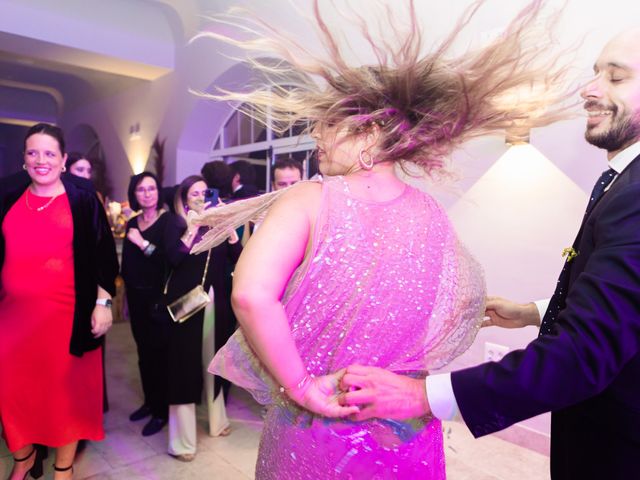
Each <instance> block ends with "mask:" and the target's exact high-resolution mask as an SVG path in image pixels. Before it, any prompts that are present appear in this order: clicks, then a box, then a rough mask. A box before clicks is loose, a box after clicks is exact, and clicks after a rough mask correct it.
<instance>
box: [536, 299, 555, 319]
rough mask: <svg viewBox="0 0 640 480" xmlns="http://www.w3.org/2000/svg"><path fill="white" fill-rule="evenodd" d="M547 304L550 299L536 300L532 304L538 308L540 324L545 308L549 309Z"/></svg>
mask: <svg viewBox="0 0 640 480" xmlns="http://www.w3.org/2000/svg"><path fill="white" fill-rule="evenodd" d="M549 302H551V299H550V298H545V299H544V300H536V301H535V302H533V303H535V304H536V307H537V308H538V313H539V314H540V322H542V319H543V318H544V314H545V313H546V311H547V308H549Z"/></svg>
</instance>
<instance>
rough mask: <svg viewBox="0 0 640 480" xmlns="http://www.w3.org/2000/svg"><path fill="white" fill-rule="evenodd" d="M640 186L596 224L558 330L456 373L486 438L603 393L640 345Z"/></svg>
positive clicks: (468, 418)
mask: <svg viewBox="0 0 640 480" xmlns="http://www.w3.org/2000/svg"><path fill="white" fill-rule="evenodd" d="M639 198H640V184H637V183H636V184H630V185H626V186H625V187H624V188H623V189H622V190H620V191H619V192H618V193H617V194H616V196H615V197H614V198H613V199H611V201H610V202H609V203H608V204H607V205H606V207H605V208H604V209H603V210H602V212H601V213H600V214H599V215H598V217H597V219H596V220H595V223H594V226H593V228H594V235H593V238H594V239H595V243H594V249H593V251H592V253H591V255H590V256H589V257H588V260H587V261H586V264H585V267H584V270H583V271H582V272H581V273H580V274H579V275H578V276H577V278H576V280H575V281H574V283H573V285H572V286H571V287H570V290H569V292H568V296H567V302H566V308H565V309H564V310H563V311H562V312H560V314H559V315H558V318H557V324H556V327H557V328H556V332H555V333H554V334H552V335H546V336H543V337H540V338H538V339H536V340H534V341H533V342H531V343H530V344H529V345H528V346H527V348H526V349H524V350H518V351H514V352H512V353H510V354H509V355H506V356H505V357H504V358H503V359H502V361H500V362H497V363H486V364H482V365H479V366H477V367H472V368H468V369H465V370H461V371H458V372H454V373H453V374H452V376H451V381H452V385H453V390H454V393H455V396H456V401H457V402H458V405H459V407H460V412H461V414H462V417H463V418H464V420H465V422H466V424H467V426H468V427H469V429H470V430H471V432H472V433H473V435H474V436H476V437H479V436H482V435H486V434H489V433H492V432H494V431H497V430H501V429H503V428H506V427H508V426H510V425H512V424H513V423H516V422H519V421H521V420H523V419H526V418H529V417H532V416H535V415H538V414H540V413H543V412H547V411H553V410H559V409H561V408H564V407H567V406H569V405H572V404H575V403H578V402H581V401H583V400H586V399H587V398H590V397H593V396H595V395H597V394H598V393H600V392H602V391H603V390H604V389H605V388H606V387H607V386H608V385H610V383H611V382H612V381H613V380H614V379H615V378H616V376H617V375H618V374H619V373H620V371H621V370H622V369H623V368H624V366H625V365H626V364H627V363H628V362H629V361H630V360H631V359H632V358H634V357H635V356H636V355H637V354H638V352H639V351H640V202H638V199H639Z"/></svg>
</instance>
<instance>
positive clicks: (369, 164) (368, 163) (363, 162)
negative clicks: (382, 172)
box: [358, 148, 373, 170]
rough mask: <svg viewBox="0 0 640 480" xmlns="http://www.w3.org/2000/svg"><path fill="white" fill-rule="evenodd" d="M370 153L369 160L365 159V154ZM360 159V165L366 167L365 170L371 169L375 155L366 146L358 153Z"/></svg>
mask: <svg viewBox="0 0 640 480" xmlns="http://www.w3.org/2000/svg"><path fill="white" fill-rule="evenodd" d="M365 153H366V154H367V155H369V160H368V161H366V160H365V159H364V154H365ZM358 160H359V163H360V166H361V167H362V168H363V169H364V170H371V169H372V168H373V157H372V156H371V154H370V153H369V152H368V151H367V150H365V149H364V148H363V149H362V150H360V153H358Z"/></svg>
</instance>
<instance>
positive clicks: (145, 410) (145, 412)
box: [129, 405, 151, 422]
mask: <svg viewBox="0 0 640 480" xmlns="http://www.w3.org/2000/svg"><path fill="white" fill-rule="evenodd" d="M149 415H151V409H150V408H149V407H147V406H146V405H142V406H141V407H140V408H139V409H137V410H136V411H135V412H133V413H132V414H131V415H129V420H131V421H132V422H137V421H138V420H142V419H143V418H146V417H148V416H149Z"/></svg>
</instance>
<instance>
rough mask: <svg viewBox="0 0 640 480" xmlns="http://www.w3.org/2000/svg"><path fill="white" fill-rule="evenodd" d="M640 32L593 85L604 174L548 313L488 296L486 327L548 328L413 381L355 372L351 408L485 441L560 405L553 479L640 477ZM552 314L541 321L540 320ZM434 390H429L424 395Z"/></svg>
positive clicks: (621, 38) (620, 41)
mask: <svg viewBox="0 0 640 480" xmlns="http://www.w3.org/2000/svg"><path fill="white" fill-rule="evenodd" d="M639 42H640V29H635V30H632V31H628V32H624V33H622V34H620V35H618V36H616V37H615V38H614V39H613V40H611V41H610V42H609V43H608V44H607V45H606V46H605V48H604V50H603V51H602V53H601V55H600V57H599V58H598V60H597V62H596V64H595V66H594V71H595V78H594V79H593V80H592V81H591V82H590V83H589V84H588V85H587V86H586V87H585V88H584V89H583V91H582V93H581V94H582V97H583V98H584V100H585V103H584V107H585V109H586V110H587V113H588V120H587V130H586V134H585V137H586V139H587V141H588V142H589V143H591V144H593V145H595V146H597V147H599V148H602V149H605V150H606V151H607V157H608V163H609V170H607V171H606V172H604V174H603V175H602V176H601V177H600V179H599V180H598V182H597V183H596V186H595V187H594V191H593V193H592V196H591V198H590V200H589V205H588V207H587V211H586V213H585V217H584V219H583V223H582V226H581V228H580V231H579V232H578V235H577V238H576V240H575V243H574V245H573V247H572V249H571V250H570V252H569V255H568V258H567V262H566V263H565V267H564V268H563V270H562V273H561V275H560V278H559V280H558V284H557V286H556V291H555V293H554V296H553V297H552V298H551V300H550V303H549V305H548V308H546V311H545V310H543V312H545V313H544V316H543V315H541V313H539V310H538V308H537V306H536V305H535V304H533V303H531V304H527V305H518V304H516V303H513V302H510V301H507V300H504V299H499V298H498V299H490V300H489V302H488V308H487V315H488V316H489V317H490V320H489V321H488V322H487V323H489V324H493V325H500V326H508V327H516V326H524V325H532V324H535V325H541V328H540V336H539V337H538V339H536V340H534V341H533V342H531V343H530V344H529V345H528V346H527V348H526V349H524V350H518V351H514V352H512V353H510V354H508V355H506V356H505V357H504V358H503V359H502V360H501V361H500V362H496V363H485V364H482V365H479V366H476V367H472V368H468V369H464V370H460V371H456V372H453V373H451V374H443V375H434V376H431V377H427V380H426V392H425V381H424V380H419V379H418V380H414V379H410V378H408V377H403V376H399V375H396V374H393V373H390V372H386V371H384V370H381V369H376V368H372V367H360V366H354V367H349V368H348V369H347V374H346V375H345V376H344V378H343V380H342V388H343V389H345V390H347V389H353V388H354V387H355V388H356V390H353V391H350V392H348V393H346V394H344V395H343V398H342V399H341V400H342V402H343V403H344V404H359V405H363V406H362V407H361V410H360V413H359V414H358V415H357V418H361V419H364V418H369V417H373V416H376V417H388V418H407V417H412V416H416V415H422V414H425V413H433V414H434V415H435V416H436V417H439V418H443V419H447V418H450V417H452V416H453V415H455V413H456V412H457V411H459V412H460V413H461V415H462V418H463V419H464V421H465V423H466V424H467V426H468V427H469V429H470V430H471V432H472V433H473V434H474V436H476V437H479V436H482V435H486V434H489V433H492V432H495V431H497V430H501V429H503V428H506V427H508V426H510V425H512V424H514V423H516V422H519V421H521V420H524V419H526V418H529V417H532V416H534V415H538V414H540V413H543V412H547V411H552V412H553V413H552V426H551V475H552V478H554V479H579V480H584V479H605V478H606V479H608V480H609V479H630V478H639V477H640V49H638V48H637V45H638V44H639ZM541 317H542V322H540V319H541ZM425 393H426V395H425Z"/></svg>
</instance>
